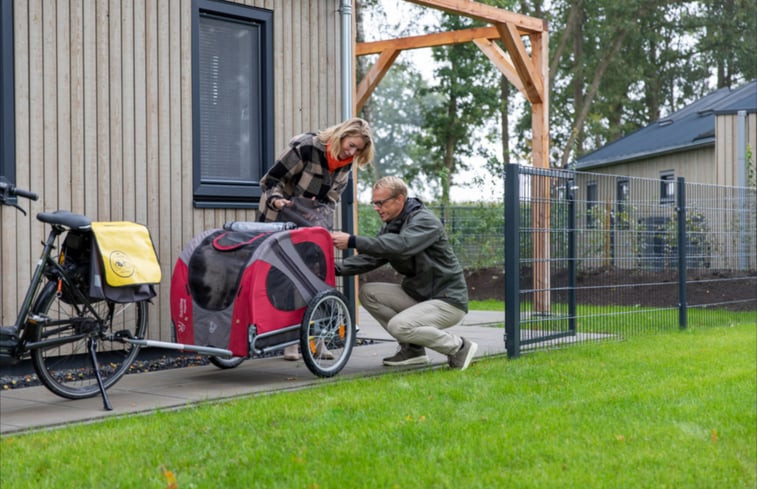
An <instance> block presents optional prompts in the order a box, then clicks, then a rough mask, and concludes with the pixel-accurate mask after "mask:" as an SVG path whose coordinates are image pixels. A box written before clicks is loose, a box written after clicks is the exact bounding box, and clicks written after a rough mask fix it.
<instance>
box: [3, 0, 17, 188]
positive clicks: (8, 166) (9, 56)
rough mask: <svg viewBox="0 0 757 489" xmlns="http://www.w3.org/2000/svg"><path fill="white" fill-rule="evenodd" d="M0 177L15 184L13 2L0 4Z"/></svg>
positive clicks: (7, 0)
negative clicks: (0, 71)
mask: <svg viewBox="0 0 757 489" xmlns="http://www.w3.org/2000/svg"><path fill="white" fill-rule="evenodd" d="M0 66H2V67H3V69H2V74H1V75H0V176H1V177H5V178H6V179H7V180H8V181H9V182H11V183H13V184H15V183H16V123H15V117H16V110H15V103H14V97H15V88H14V79H15V73H14V58H13V1H12V0H0Z"/></svg>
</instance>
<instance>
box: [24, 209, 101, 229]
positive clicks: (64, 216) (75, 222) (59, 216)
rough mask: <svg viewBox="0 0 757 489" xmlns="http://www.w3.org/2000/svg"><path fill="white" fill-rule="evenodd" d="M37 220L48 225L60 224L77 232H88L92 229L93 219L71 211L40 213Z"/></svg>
mask: <svg viewBox="0 0 757 489" xmlns="http://www.w3.org/2000/svg"><path fill="white" fill-rule="evenodd" d="M37 220H38V221H42V222H46V223H48V224H58V225H60V226H65V227H67V228H69V229H72V230H76V231H88V230H90V229H91V227H92V226H91V225H92V219H90V218H88V217H87V216H83V215H81V214H74V213H73V212H69V211H55V212H40V213H39V214H37Z"/></svg>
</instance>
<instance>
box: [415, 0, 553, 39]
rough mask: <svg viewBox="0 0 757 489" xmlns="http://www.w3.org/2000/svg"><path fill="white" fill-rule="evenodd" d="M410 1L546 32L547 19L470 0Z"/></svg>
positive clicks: (488, 21)
mask: <svg viewBox="0 0 757 489" xmlns="http://www.w3.org/2000/svg"><path fill="white" fill-rule="evenodd" d="M407 1H408V2H410V3H415V4H417V5H423V6H425V7H431V8H435V9H438V10H444V11H445V12H449V13H451V14H455V15H462V16H465V17H470V18H473V19H477V20H480V21H482V22H486V23H487V24H499V23H507V24H512V25H514V26H516V27H518V28H519V29H521V30H522V31H525V32H527V33H532V32H546V31H547V21H546V20H544V19H538V18H536V17H529V16H528V15H523V14H516V13H515V12H510V11H507V10H503V9H501V8H497V7H492V6H491V5H485V4H482V3H478V2H472V1H471V0H407Z"/></svg>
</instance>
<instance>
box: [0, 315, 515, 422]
mask: <svg viewBox="0 0 757 489" xmlns="http://www.w3.org/2000/svg"><path fill="white" fill-rule="evenodd" d="M360 318H361V321H360V323H359V324H360V332H359V334H358V337H364V338H376V339H386V340H391V337H390V336H389V335H388V334H387V333H386V332H385V331H384V330H383V328H381V326H379V325H378V323H376V322H375V320H373V319H372V318H371V317H370V315H369V314H368V313H366V312H365V311H364V310H361V313H360ZM503 322H504V313H502V312H487V311H472V312H471V313H469V314H468V315H467V316H466V317H465V319H464V320H463V322H462V324H460V325H458V326H455V327H454V328H451V329H450V331H453V332H454V333H456V334H458V335H461V336H465V337H466V338H469V339H471V340H473V341H475V342H476V343H478V344H479V349H478V352H477V354H476V357H478V358H480V357H483V356H488V355H496V354H502V353H504V352H505V344H504V331H503V329H502V327H501V324H502V323H503ZM496 323H499V324H500V327H492V326H491V325H492V324H496ZM486 325H489V326H486ZM396 349H397V344H396V343H395V342H393V341H380V342H376V343H375V344H371V345H365V346H360V347H357V348H355V349H353V350H352V355H351V357H350V360H349V362H348V363H347V365H346V366H345V368H344V370H342V372H340V373H339V374H338V375H337V376H336V377H334V378H332V379H321V378H318V377H315V376H314V375H313V374H312V373H311V372H310V370H308V368H307V367H306V366H305V364H304V363H303V362H302V361H298V362H288V361H285V360H283V359H282V358H281V357H275V358H260V359H251V360H248V361H245V362H244V363H242V364H241V365H240V366H239V367H237V368H235V369H231V370H221V369H219V368H217V367H215V366H212V365H208V366H202V367H187V368H176V369H169V370H161V371H158V372H149V373H140V374H131V375H126V376H125V377H124V378H123V379H121V380H120V381H119V382H118V383H117V384H116V385H115V386H113V387H112V388H110V389H109V390H108V395H109V397H110V402H111V404H112V405H113V410H112V411H106V410H105V409H103V403H102V398H101V397H99V396H98V397H93V398H91V399H84V400H79V401H72V400H68V399H63V398H60V397H58V396H56V395H54V394H52V393H51V392H49V391H48V390H47V389H45V388H44V387H42V386H38V387H26V388H22V389H12V390H7V391H2V392H0V434H9V433H16V432H21V431H27V430H36V429H48V428H53V427H58V426H65V425H68V424H71V423H82V422H90V421H95V420H99V419H103V418H106V417H112V416H124V415H133V414H136V413H145V412H150V411H153V410H156V409H163V410H167V409H179V408H182V407H186V406H190V405H193V404H196V403H200V402H207V401H217V400H222V399H228V398H233V397H239V396H246V395H250V394H256V393H261V392H273V391H284V390H290V389H301V388H306V387H311V386H317V385H319V384H323V383H326V382H337V381H340V380H344V379H348V378H354V377H363V376H371V375H380V374H382V373H386V372H392V371H396V368H388V367H384V366H383V365H382V364H381V359H382V358H384V357H386V356H389V355H391V354H392V353H394V352H395V351H396ZM428 353H429V357H430V358H431V362H432V365H433V366H439V365H444V364H445V363H446V361H447V359H446V357H445V356H444V355H440V354H438V353H436V352H433V351H430V350H428ZM424 368H426V367H424ZM462 375H464V374H462Z"/></svg>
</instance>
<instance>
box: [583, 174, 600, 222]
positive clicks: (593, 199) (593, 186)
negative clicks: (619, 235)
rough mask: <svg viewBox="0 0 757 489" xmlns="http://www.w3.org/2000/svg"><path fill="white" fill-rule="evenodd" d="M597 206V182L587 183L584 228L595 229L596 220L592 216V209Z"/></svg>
mask: <svg viewBox="0 0 757 489" xmlns="http://www.w3.org/2000/svg"><path fill="white" fill-rule="evenodd" d="M592 194H593V195H592ZM598 205H599V185H598V184H597V182H588V183H587V184H586V227H587V228H595V227H597V222H596V221H597V219H596V216H595V215H594V214H593V213H594V209H595V208H597V206H598Z"/></svg>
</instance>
